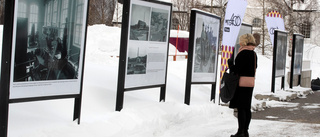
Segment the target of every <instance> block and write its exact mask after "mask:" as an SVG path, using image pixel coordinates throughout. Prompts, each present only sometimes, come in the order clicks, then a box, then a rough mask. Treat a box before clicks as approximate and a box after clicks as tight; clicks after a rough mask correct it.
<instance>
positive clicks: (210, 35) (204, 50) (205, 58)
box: [194, 18, 219, 73]
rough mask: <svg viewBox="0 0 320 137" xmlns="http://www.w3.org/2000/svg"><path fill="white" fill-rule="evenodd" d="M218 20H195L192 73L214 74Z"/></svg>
mask: <svg viewBox="0 0 320 137" xmlns="http://www.w3.org/2000/svg"><path fill="white" fill-rule="evenodd" d="M217 25H219V20H213V19H210V18H197V22H196V28H195V46H194V72H197V73H214V72H215V64H216V59H215V57H216V55H215V54H216V46H217V37H218V36H217V29H218V28H219V26H217Z"/></svg>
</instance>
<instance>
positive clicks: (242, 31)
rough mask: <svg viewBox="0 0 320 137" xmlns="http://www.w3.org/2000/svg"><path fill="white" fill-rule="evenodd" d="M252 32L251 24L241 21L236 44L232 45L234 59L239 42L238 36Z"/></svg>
mask: <svg viewBox="0 0 320 137" xmlns="http://www.w3.org/2000/svg"><path fill="white" fill-rule="evenodd" d="M248 33H249V34H252V26H251V25H249V24H245V23H242V24H241V27H240V31H239V35H238V37H237V41H236V45H235V47H234V59H236V55H237V54H238V51H239V48H240V44H239V38H240V36H241V35H243V34H248Z"/></svg>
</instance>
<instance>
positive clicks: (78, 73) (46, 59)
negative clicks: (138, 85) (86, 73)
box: [10, 0, 88, 99]
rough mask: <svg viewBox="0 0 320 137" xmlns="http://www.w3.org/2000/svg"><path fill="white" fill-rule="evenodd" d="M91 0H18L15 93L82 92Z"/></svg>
mask: <svg viewBox="0 0 320 137" xmlns="http://www.w3.org/2000/svg"><path fill="white" fill-rule="evenodd" d="M87 5H88V0H45V1H44V0H16V1H15V11H14V22H13V38H12V57H11V62H12V63H11V74H10V80H11V81H10V99H19V98H32V97H45V96H59V95H73V94H80V88H81V81H82V70H83V60H84V47H85V39H86V26H87V24H86V20H87V7H88V6H87Z"/></svg>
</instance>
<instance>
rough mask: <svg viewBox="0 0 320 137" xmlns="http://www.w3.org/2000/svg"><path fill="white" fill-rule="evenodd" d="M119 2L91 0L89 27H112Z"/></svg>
mask: <svg viewBox="0 0 320 137" xmlns="http://www.w3.org/2000/svg"><path fill="white" fill-rule="evenodd" d="M116 4H117V0H90V5H89V25H93V24H106V25H108V26H112V20H113V15H114V11H115V7H116Z"/></svg>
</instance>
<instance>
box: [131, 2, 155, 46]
mask: <svg viewBox="0 0 320 137" xmlns="http://www.w3.org/2000/svg"><path fill="white" fill-rule="evenodd" d="M150 14H151V8H150V7H145V6H141V5H136V4H132V12H131V23H130V40H139V41H148V38H149V26H150Z"/></svg>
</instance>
